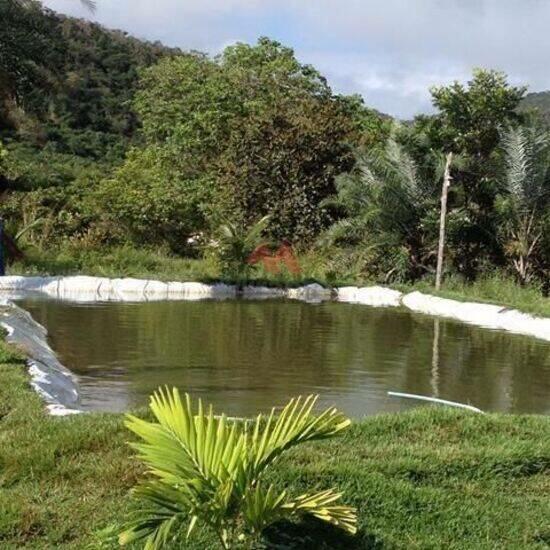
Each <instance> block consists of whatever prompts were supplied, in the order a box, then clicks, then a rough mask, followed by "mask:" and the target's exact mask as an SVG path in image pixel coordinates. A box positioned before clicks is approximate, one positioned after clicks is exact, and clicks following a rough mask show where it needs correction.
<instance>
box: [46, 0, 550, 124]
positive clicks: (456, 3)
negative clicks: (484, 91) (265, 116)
mask: <svg viewBox="0 0 550 550" xmlns="http://www.w3.org/2000/svg"><path fill="white" fill-rule="evenodd" d="M44 3H45V4H46V5H47V6H48V7H50V8H52V9H54V10H56V11H59V12H61V13H67V14H70V15H75V16H80V17H85V18H87V19H93V20H96V21H98V22H100V23H102V24H103V25H105V26H108V27H112V28H119V29H123V30H126V31H128V32H129V33H130V34H133V35H135V36H137V37H140V38H147V39H149V40H153V41H154V40H160V41H162V42H164V43H165V44H167V45H171V46H179V47H180V48H182V49H184V50H187V49H197V50H202V51H206V52H208V53H210V54H216V53H218V52H219V51H220V50H222V49H223V48H224V47H225V46H226V45H228V44H231V43H233V42H236V41H243V42H255V41H256V39H257V38H258V37H259V36H262V35H263V36H269V37H271V38H275V39H277V40H279V41H281V42H282V43H284V44H285V45H287V46H291V47H293V48H294V49H295V51H296V54H297V56H298V58H299V59H300V60H301V61H302V62H305V63H312V64H313V65H314V66H315V67H316V68H317V69H319V70H320V71H321V72H322V73H323V74H324V75H325V76H326V77H327V78H328V80H329V83H330V84H331V86H332V87H333V89H334V90H335V91H338V92H343V93H360V94H361V95H363V97H364V98H365V101H366V103H367V104H368V105H370V106H373V107H375V108H377V109H379V110H381V111H383V112H386V113H389V114H392V115H394V116H399V117H402V118H409V117H411V116H413V115H415V114H417V113H420V112H428V111H430V109H431V105H430V96H429V91H428V88H429V87H430V86H432V85H438V84H446V83H448V82H451V81H453V80H460V81H465V80H467V79H468V77H469V75H470V74H471V70H472V69H473V68H474V67H490V68H496V69H499V70H504V71H505V72H507V73H508V75H509V76H510V80H511V81H512V82H513V83H521V84H527V85H529V88H530V89H531V90H533V91H538V90H544V89H550V70H549V69H548V61H547V55H548V52H549V51H550V30H549V27H550V0H339V1H337V0H278V1H275V0H202V1H198V0H97V5H98V8H97V10H96V12H95V13H94V14H90V13H89V12H86V10H85V9H83V8H82V7H81V6H80V4H79V3H78V0H45V2H44Z"/></svg>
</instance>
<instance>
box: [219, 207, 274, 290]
mask: <svg viewBox="0 0 550 550" xmlns="http://www.w3.org/2000/svg"><path fill="white" fill-rule="evenodd" d="M268 223H269V216H264V217H263V218H261V219H259V220H258V221H256V222H255V223H254V224H253V225H251V226H250V227H243V226H242V225H237V224H235V223H232V222H226V223H224V224H222V225H221V226H220V230H219V236H218V239H217V241H215V243H214V246H213V248H214V252H215V256H216V257H217V259H218V262H219V264H220V268H221V274H222V275H223V276H227V277H230V278H232V279H234V280H237V281H240V282H242V281H244V280H246V279H247V278H248V275H249V273H250V270H251V269H252V267H253V266H252V265H251V264H250V262H249V261H248V260H249V258H250V255H251V254H252V252H254V249H255V248H256V247H257V246H259V245H260V244H263V243H264V242H265V239H264V237H263V234H264V232H265V230H266V227H267V225H268Z"/></svg>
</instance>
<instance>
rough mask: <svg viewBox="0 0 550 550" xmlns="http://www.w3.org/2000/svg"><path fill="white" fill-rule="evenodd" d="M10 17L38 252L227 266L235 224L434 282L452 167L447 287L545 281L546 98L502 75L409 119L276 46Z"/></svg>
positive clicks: (6, 180) (328, 258)
mask: <svg viewBox="0 0 550 550" xmlns="http://www.w3.org/2000/svg"><path fill="white" fill-rule="evenodd" d="M0 16H1V18H2V21H4V22H5V23H4V24H3V25H2V27H1V29H0V48H1V52H0V53H1V56H0V140H1V149H0V182H1V184H2V193H3V194H2V203H1V209H2V212H3V216H4V218H5V220H6V224H7V227H8V229H9V231H10V234H12V235H14V236H16V237H17V240H18V243H19V245H20V247H21V248H22V249H24V250H25V251H26V252H28V254H30V255H32V254H36V253H37V252H40V253H42V254H54V252H55V253H57V252H58V251H59V250H63V251H64V253H65V254H66V255H68V256H71V255H73V256H78V255H79V254H80V255H81V254H83V253H84V252H85V251H87V250H110V249H113V248H114V247H120V246H124V247H129V248H132V247H134V248H137V247H139V248H141V249H143V248H145V249H150V250H152V251H155V253H158V252H159V251H161V252H162V253H163V254H166V255H167V256H180V257H203V256H206V257H209V258H210V257H213V258H214V261H216V259H217V261H219V262H220V266H222V268H223V265H224V262H223V255H224V253H227V248H224V235H226V234H227V233H228V231H227V229H228V227H231V228H233V230H232V231H229V233H230V235H229V236H230V237H231V238H233V243H232V245H233V247H234V245H235V239H237V240H238V238H239V237H238V235H241V237H240V238H241V241H245V240H246V235H247V231H249V230H250V228H254V226H255V224H257V223H258V221H259V220H260V219H262V218H263V217H264V216H267V217H265V218H263V219H262V221H261V224H262V228H261V229H262V230H263V237H262V238H264V239H265V240H269V242H272V243H273V244H274V245H275V246H276V245H277V243H280V242H281V241H283V240H285V241H290V242H291V243H292V244H293V246H294V248H295V250H296V251H298V253H299V254H300V253H308V254H314V255H316V257H318V258H322V261H323V264H324V266H325V270H326V272H327V273H331V274H332V276H334V277H343V278H350V277H352V278H353V277H354V276H356V275H357V276H358V275H361V276H364V277H368V278H370V279H372V280H378V281H383V282H386V283H390V282H411V281H417V280H419V279H423V278H426V277H427V278H431V277H432V276H433V273H434V270H435V262H436V252H437V239H438V232H439V212H440V207H439V206H440V193H441V186H442V178H443V168H444V162H445V156H446V155H447V153H449V152H452V153H453V154H454V161H453V164H452V166H451V174H452V184H451V187H450V191H449V213H448V219H447V226H448V234H447V263H446V269H447V272H449V273H451V272H452V273H456V274H458V275H459V276H461V277H463V278H465V279H466V280H474V279H475V278H476V277H478V276H479V275H480V274H484V273H487V272H489V271H494V270H497V271H499V272H503V273H507V274H509V275H510V276H512V277H515V278H516V279H517V281H518V282H520V283H521V284H528V283H532V284H536V285H543V284H544V283H545V282H546V281H548V279H549V277H548V275H549V270H550V234H549V232H548V230H547V229H548V227H549V224H550V207H549V204H550V202H549V201H550V194H549V190H550V171H549V168H550V137H549V134H548V130H547V121H548V116H549V115H548V110H547V109H546V101H547V96H546V95H545V94H529V95H527V96H526V88H523V87H515V86H512V85H510V84H509V83H508V81H507V78H506V76H505V75H504V74H501V73H498V72H495V71H490V70H476V71H475V72H474V74H473V76H472V79H471V81H470V82H468V83H467V84H465V85H463V84H459V83H455V84H452V85H450V86H443V87H438V88H434V89H432V90H431V94H432V100H433V104H434V107H435V109H436V114H434V115H429V116H428V115H422V116H418V117H416V118H415V120H413V121H408V122H406V123H399V122H398V121H395V120H392V119H391V118H390V117H387V116H384V115H381V114H380V113H378V112H376V111H375V110H373V109H370V108H368V107H367V106H366V105H365V104H364V102H363V100H362V99H361V98H360V97H359V96H344V95H340V94H337V93H335V92H334V91H333V90H332V89H331V87H330V85H329V83H328V82H327V80H326V79H325V78H324V77H323V75H321V74H320V73H319V72H318V71H317V70H316V69H315V68H314V67H312V66H310V65H304V64H302V63H300V62H299V60H297V59H296V57H295V55H294V52H293V51H292V49H290V48H287V47H285V46H284V45H282V44H280V43H278V42H276V41H273V40H270V39H268V38H260V39H259V40H258V42H257V43H256V44H255V45H248V44H242V43H239V44H236V45H232V46H229V47H227V48H226V49H225V50H224V51H223V52H222V53H221V54H220V55H219V56H217V57H210V56H208V55H206V54H202V53H200V52H193V51H191V52H183V51H180V50H177V49H170V48H166V47H164V46H162V45H161V44H158V43H154V44H152V43H148V42H144V41H141V40H137V39H135V38H132V37H129V36H128V35H127V34H126V33H124V32H121V31H110V30H106V29H104V28H102V27H100V26H98V25H96V24H93V23H89V22H85V21H82V20H76V19H71V18H68V17H63V16H60V15H57V14H55V13H53V12H51V11H48V10H45V9H43V8H42V7H41V6H40V5H39V4H38V3H33V2H25V3H20V2H16V1H15V0H7V1H3V2H1V3H0ZM223 229H224V230H225V232H224V230H223ZM252 231H253V230H252ZM226 240H227V239H226ZM216 257H217V258H216ZM546 290H547V289H546Z"/></svg>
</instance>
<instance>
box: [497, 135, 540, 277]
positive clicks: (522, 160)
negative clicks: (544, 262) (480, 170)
mask: <svg viewBox="0 0 550 550" xmlns="http://www.w3.org/2000/svg"><path fill="white" fill-rule="evenodd" d="M502 149H503V153H504V167H505V171H504V177H503V178H502V183H503V185H502V188H503V189H502V195H501V197H500V201H499V202H498V209H499V213H500V215H501V233H500V236H501V239H502V241H503V245H504V249H505V252H506V254H507V256H508V257H509V258H510V259H511V262H512V265H513V267H514V270H515V272H516V274H517V277H518V280H519V282H520V283H521V284H526V283H528V282H529V281H530V280H531V279H532V276H533V273H534V269H533V259H534V256H535V255H536V252H537V247H538V245H539V243H540V240H541V238H542V234H543V228H542V217H543V212H544V208H545V206H546V205H547V203H548V194H549V191H550V156H549V154H550V135H549V133H548V132H547V131H545V130H540V129H537V128H528V127H525V128H521V127H518V128H511V129H508V130H507V131H506V132H505V133H504V135H503V136H502Z"/></svg>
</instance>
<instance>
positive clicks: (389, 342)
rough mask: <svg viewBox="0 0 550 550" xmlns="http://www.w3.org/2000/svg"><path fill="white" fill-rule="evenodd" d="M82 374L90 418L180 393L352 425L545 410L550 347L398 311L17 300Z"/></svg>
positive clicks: (220, 404)
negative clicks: (329, 408)
mask: <svg viewBox="0 0 550 550" xmlns="http://www.w3.org/2000/svg"><path fill="white" fill-rule="evenodd" d="M19 303H20V305H22V306H23V307H24V308H25V309H27V310H28V311H29V312H30V313H31V314H32V315H33V317H34V318H35V319H36V320H37V321H38V322H39V323H41V324H43V325H44V326H45V327H46V328H47V330H48V333H49V342H50V345H51V347H52V348H53V349H54V350H55V351H56V352H57V354H58V356H59V358H60V360H61V362H62V363H63V364H64V365H66V366H67V367H68V368H70V369H71V370H72V371H73V372H74V373H76V374H77V375H78V378H79V385H80V390H81V405H82V408H84V409H87V410H101V411H125V410H128V409H132V408H135V407H137V406H142V405H145V404H146V403H147V400H148V395H149V394H150V393H151V392H152V391H153V390H154V389H155V388H157V387H158V386H159V385H164V384H168V385H175V386H178V387H179V388H181V389H182V390H184V391H188V392H190V393H192V394H194V395H195V396H200V397H202V398H203V399H204V400H206V401H208V402H211V403H213V404H214V406H215V408H216V409H217V410H218V411H224V412H227V413H228V414H231V415H239V416H240V415H242V416H244V415H250V414H253V413H257V412H259V411H264V410H267V409H269V408H270V407H271V406H272V405H281V404H284V403H285V402H286V401H287V399H288V398H289V397H291V396H293V395H297V394H308V393H319V394H320V395H321V402H322V404H336V405H337V406H338V407H340V408H341V409H343V410H344V411H345V412H346V413H348V414H349V415H351V416H353V417H361V416H363V415H368V414H374V413H378V412H383V411H397V410H403V409H406V408H409V407H411V406H414V405H417V404H418V403H417V402H411V401H407V400H403V399H398V398H393V397H388V396H387V391H388V390H393V391H400V392H409V393H416V394H422V395H428V396H437V397H440V398H443V399H449V400H453V401H459V402H463V403H470V404H472V405H475V406H477V407H479V408H481V409H483V410H487V411H502V412H517V413H520V412H521V413H543V414H548V413H550V343H548V342H543V341H539V340H536V339H533V338H527V337H521V336H516V335H512V334H508V333H504V332H498V331H489V330H485V329H480V328H474V327H470V326H466V325H462V324H459V323H455V322H451V321H445V320H442V319H439V320H438V319H434V318H431V317H428V316H422V315H417V314H413V313H410V312H408V311H405V310H401V309H383V308H371V307H367V306H362V305H352V304H341V303H333V302H329V303H323V304H307V303H302V302H296V301H283V300H262V301H259V300H226V301H200V302H188V301H172V302H149V303H96V304H86V305H83V304H71V303H67V302H60V301H55V300H47V299H26V300H23V301H20V302H19Z"/></svg>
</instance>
